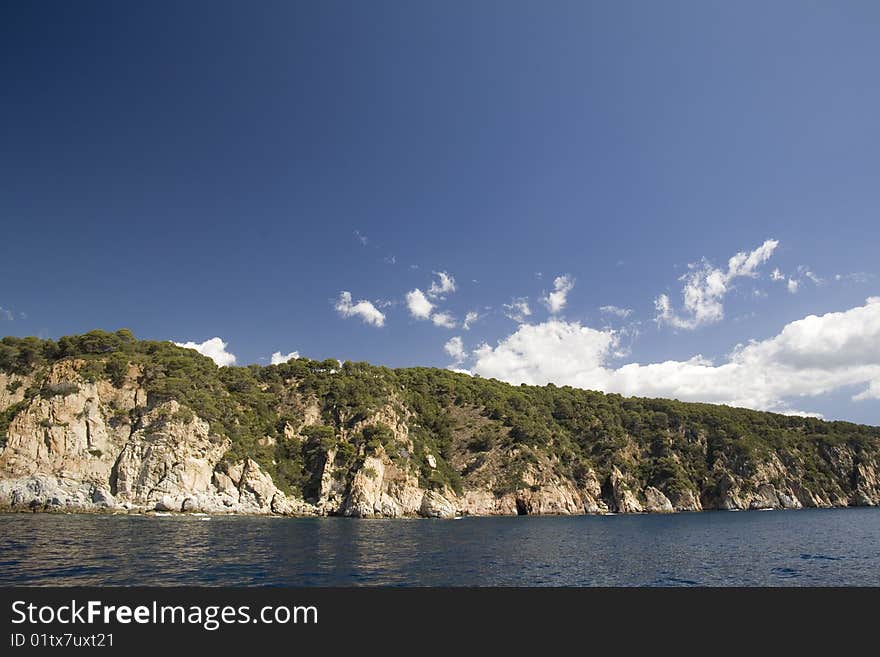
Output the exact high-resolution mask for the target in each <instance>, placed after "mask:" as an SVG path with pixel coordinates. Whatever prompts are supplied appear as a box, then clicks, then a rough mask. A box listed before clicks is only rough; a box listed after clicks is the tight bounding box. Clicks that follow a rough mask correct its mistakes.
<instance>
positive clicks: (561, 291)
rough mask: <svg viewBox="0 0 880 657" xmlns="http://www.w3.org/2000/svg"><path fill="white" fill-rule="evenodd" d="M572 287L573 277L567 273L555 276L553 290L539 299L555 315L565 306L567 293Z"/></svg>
mask: <svg viewBox="0 0 880 657" xmlns="http://www.w3.org/2000/svg"><path fill="white" fill-rule="evenodd" d="M572 289H574V279H573V278H572V277H571V276H569V275H568V274H563V275H562V276H557V277H556V278H554V279H553V291H552V292H551V293H550V294H548V295H547V296H545V297H544V298H543V299H541V301H542V302H543V304H544V305H545V306H547V310H549V311H550V313H551V314H553V315H555V314H556V313H558V312H560V311H561V310H562V309H563V308H565V304H566V303H567V302H568V293H569V292H571V291H572Z"/></svg>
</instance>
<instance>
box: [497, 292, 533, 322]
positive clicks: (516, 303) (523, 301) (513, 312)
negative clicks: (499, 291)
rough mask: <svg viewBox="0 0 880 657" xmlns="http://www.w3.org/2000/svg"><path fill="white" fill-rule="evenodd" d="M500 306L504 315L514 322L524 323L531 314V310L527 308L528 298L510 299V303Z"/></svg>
mask: <svg viewBox="0 0 880 657" xmlns="http://www.w3.org/2000/svg"><path fill="white" fill-rule="evenodd" d="M502 306H503V307H504V314H505V315H506V316H507V317H509V318H510V319H512V320H513V321H515V322H520V323H522V322H524V321H526V317H528V316H529V315H531V314H532V309H531V308H529V300H528V297H517V298H515V299H512V300H511V301H510V303H505V304H502Z"/></svg>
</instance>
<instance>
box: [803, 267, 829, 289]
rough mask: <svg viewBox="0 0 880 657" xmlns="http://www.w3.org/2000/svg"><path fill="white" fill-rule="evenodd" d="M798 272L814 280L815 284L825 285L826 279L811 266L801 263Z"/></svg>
mask: <svg viewBox="0 0 880 657" xmlns="http://www.w3.org/2000/svg"><path fill="white" fill-rule="evenodd" d="M798 273H799V274H800V275H801V276H803V277H804V278H806V279H808V280H810V281H812V282H813V283H814V284H815V285H823V284H824V283H825V279H824V278H822V277H820V276H818V275H816V273H815V272H813V271H812V270H811V269H810V268H809V267H807V266H806V265H800V266H799V267H798Z"/></svg>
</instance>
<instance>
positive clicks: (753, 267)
mask: <svg viewBox="0 0 880 657" xmlns="http://www.w3.org/2000/svg"><path fill="white" fill-rule="evenodd" d="M778 245H779V242H778V241H777V240H772V239H770V240H766V241H765V242H764V243H763V244H762V245H761V246H759V247H758V248H757V249H755V250H754V251H751V252H749V253H746V252H744V251H743V252H741V253H737V254H736V255H734V256H732V257H731V258H730V259H729V260H728V261H727V270H726V271H723V270H721V269H718V268H716V267H713V266H712V265H711V263H709V262H708V261H707V260H706V259H705V258H704V259H703V260H702V261H701V262H699V263H692V264H690V265H688V267H689V268H690V270H691V271H690V272H689V273H687V274H685V275H684V276H682V277H681V278H679V280H680V281H683V282H684V287H683V288H682V297H683V299H684V310H685V314H684V315H683V316H682V315H679V314H678V313H676V312H675V310H673V308H672V304H671V302H670V301H669V296H668V295H666V294H661V295H660V296H658V297H657V298H656V299H655V300H654V306H655V307H656V309H657V316H656V320H657V322H658V323H661V324H668V325H669V326H672V327H674V328H680V329H695V328H697V327H698V326H702V325H704V324H712V323H714V322H718V321H720V320H722V319H723V318H724V303H723V301H724V297H725V295H726V294H727V292H728V291H729V289H730V284H731V282H732V281H733V280H734V279H735V278H740V277H748V278H755V277H756V276H757V275H758V273H757V270H758V267H759V266H761V265H762V264H763V263H765V262H766V261H767V260H768V259H769V258H770V256H771V255H773V251H775V250H776V247H777V246H778Z"/></svg>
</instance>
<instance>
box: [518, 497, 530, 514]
mask: <svg viewBox="0 0 880 657" xmlns="http://www.w3.org/2000/svg"><path fill="white" fill-rule="evenodd" d="M516 515H518V516H527V515H529V507H527V506H526V502H525V500H517V501H516Z"/></svg>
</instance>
